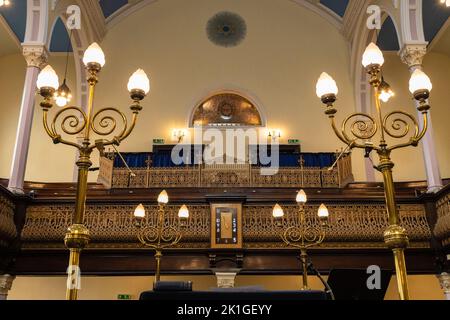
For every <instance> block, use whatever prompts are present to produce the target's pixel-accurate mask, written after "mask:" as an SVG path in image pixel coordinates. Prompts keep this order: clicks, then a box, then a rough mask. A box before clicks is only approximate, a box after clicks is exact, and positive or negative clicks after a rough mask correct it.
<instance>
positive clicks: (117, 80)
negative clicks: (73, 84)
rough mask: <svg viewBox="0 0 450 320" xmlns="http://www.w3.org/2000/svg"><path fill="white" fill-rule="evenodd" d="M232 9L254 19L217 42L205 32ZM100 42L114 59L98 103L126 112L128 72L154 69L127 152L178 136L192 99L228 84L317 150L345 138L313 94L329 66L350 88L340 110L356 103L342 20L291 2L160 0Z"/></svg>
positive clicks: (274, 125)
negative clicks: (239, 38)
mask: <svg viewBox="0 0 450 320" xmlns="http://www.w3.org/2000/svg"><path fill="white" fill-rule="evenodd" d="M224 9H226V10H229V11H233V12H236V13H238V14H240V15H241V16H242V17H243V18H244V19H245V20H246V21H247V26H248V35H247V38H246V39H245V41H243V42H242V44H241V45H239V46H238V47H235V48H222V47H217V46H215V45H213V44H212V43H211V42H210V41H209V40H208V38H207V36H206V31H205V27H206V23H207V21H208V19H209V18H210V17H212V16H213V15H214V14H215V13H217V12H218V11H221V10H224ZM325 42H326V43H327V46H328V47H332V48H333V50H332V51H329V50H325V46H324V43H325ZM101 46H102V48H103V49H104V51H105V53H106V57H107V65H106V66H105V68H104V70H103V71H102V75H101V82H100V84H99V90H98V95H97V102H98V106H105V105H108V106H109V105H111V104H114V105H117V106H120V107H121V108H123V110H127V109H126V108H125V107H127V106H128V105H129V99H128V95H127V92H126V83H127V80H128V77H129V76H130V74H131V73H132V72H133V71H134V70H135V69H137V68H139V67H142V68H143V69H144V70H145V71H146V72H147V73H148V74H149V76H150V81H151V87H152V89H151V93H150V95H149V97H148V98H147V99H146V100H145V101H144V102H143V105H144V110H143V111H142V114H141V118H140V120H139V123H138V125H137V127H136V130H135V131H134V132H133V134H132V135H131V137H130V138H129V139H128V140H127V141H125V142H124V143H123V145H122V146H121V148H120V150H122V151H147V150H149V149H150V148H151V144H152V139H153V138H165V140H166V142H168V143H171V139H170V138H171V137H170V134H171V129H172V128H186V127H187V126H188V118H189V115H190V112H191V110H192V109H193V108H194V106H195V105H196V104H197V103H198V102H199V101H200V100H202V99H203V98H204V97H205V96H207V95H208V94H209V93H211V92H214V91H216V90H223V89H232V90H238V91H242V92H243V93H244V94H247V95H249V96H250V98H253V100H256V101H257V102H259V103H260V107H261V109H262V110H263V113H264V114H265V116H266V117H267V120H268V127H269V128H279V129H281V130H282V131H283V141H282V142H287V139H289V138H298V139H301V141H302V145H303V149H304V150H305V151H313V152H314V151H334V150H336V149H337V148H340V147H341V146H342V144H340V143H339V142H338V140H337V139H336V138H335V137H334V135H333V133H332V131H331V128H330V127H329V123H328V121H327V118H326V116H325V115H324V114H323V107H322V105H321V103H320V101H319V100H318V99H317V97H316V96H315V83H316V80H317V78H318V76H319V75H320V73H321V72H322V71H323V70H327V71H328V72H330V73H331V74H333V76H335V77H336V80H337V81H338V82H339V84H340V86H341V88H342V90H341V94H340V96H339V98H340V110H341V111H342V112H343V113H344V112H345V113H348V112H350V111H352V110H353V108H354V103H353V90H352V87H351V82H350V77H349V61H348V54H349V53H348V46H347V44H346V42H345V40H344V38H343V37H342V35H341V34H340V33H339V31H338V30H337V29H336V28H334V27H333V26H332V25H331V24H329V23H328V22H327V21H325V20H324V19H323V18H321V17H320V16H319V15H317V14H315V13H313V12H311V11H309V10H307V9H305V8H304V7H301V6H299V5H297V4H295V3H293V2H292V1H287V0H286V1H272V0H246V1H240V0H239V1H238V0H234V1H227V4H226V6H225V7H224V5H223V3H222V2H221V1H209V0H196V1H189V2H188V1H183V0H165V1H158V2H155V3H153V4H151V5H148V6H147V7H145V8H143V9H141V10H140V11H138V12H136V13H134V14H132V15H131V16H129V17H127V18H126V19H124V20H123V21H121V22H120V23H119V24H118V25H116V26H114V27H113V28H112V29H111V30H109V31H108V34H107V36H106V38H105V40H104V41H103V42H102V43H101ZM124 48H126V49H124ZM359 162H360V163H361V164H359V167H361V166H362V161H361V160H360V161H359ZM356 167H358V165H356ZM360 171H361V170H358V172H360ZM361 179H362V177H361Z"/></svg>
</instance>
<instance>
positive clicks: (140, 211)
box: [134, 203, 145, 218]
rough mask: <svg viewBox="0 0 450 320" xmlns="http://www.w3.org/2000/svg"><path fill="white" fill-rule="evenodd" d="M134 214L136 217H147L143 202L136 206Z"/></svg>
mask: <svg viewBox="0 0 450 320" xmlns="http://www.w3.org/2000/svg"><path fill="white" fill-rule="evenodd" d="M134 216H135V217H136V218H145V208H144V206H143V205H142V203H141V204H140V205H138V206H137V207H136V209H135V210H134Z"/></svg>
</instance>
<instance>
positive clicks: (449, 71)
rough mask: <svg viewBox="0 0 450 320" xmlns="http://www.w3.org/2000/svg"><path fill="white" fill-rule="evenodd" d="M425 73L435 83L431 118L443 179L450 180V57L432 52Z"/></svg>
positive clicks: (425, 61)
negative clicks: (449, 98)
mask: <svg viewBox="0 0 450 320" xmlns="http://www.w3.org/2000/svg"><path fill="white" fill-rule="evenodd" d="M424 68H425V71H426V72H427V73H428V74H429V76H430V77H431V79H432V81H433V91H432V97H431V99H430V102H431V107H432V110H431V117H432V125H433V133H434V138H435V140H436V148H437V154H438V159H439V167H440V169H441V174H442V177H443V178H450V126H449V123H450V103H449V100H448V97H449V82H450V56H448V55H443V54H439V53H434V52H431V53H429V54H428V55H427V56H426V57H425V60H424Z"/></svg>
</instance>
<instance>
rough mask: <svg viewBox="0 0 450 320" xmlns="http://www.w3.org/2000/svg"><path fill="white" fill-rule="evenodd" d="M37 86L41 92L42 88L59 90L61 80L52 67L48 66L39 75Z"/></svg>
mask: <svg viewBox="0 0 450 320" xmlns="http://www.w3.org/2000/svg"><path fill="white" fill-rule="evenodd" d="M36 85H37V87H38V89H39V90H41V88H52V89H55V90H57V89H58V87H59V79H58V75H57V74H56V72H55V70H53V68H52V67H51V66H50V65H47V66H46V67H45V68H44V69H42V71H41V72H40V73H39V75H38V78H37V81H36Z"/></svg>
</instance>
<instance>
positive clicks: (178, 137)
mask: <svg viewBox="0 0 450 320" xmlns="http://www.w3.org/2000/svg"><path fill="white" fill-rule="evenodd" d="M186 136H187V132H186V130H184V129H173V130H172V140H173V141H177V142H178V143H180V142H182V141H183V139H184V138H185V137H186Z"/></svg>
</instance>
